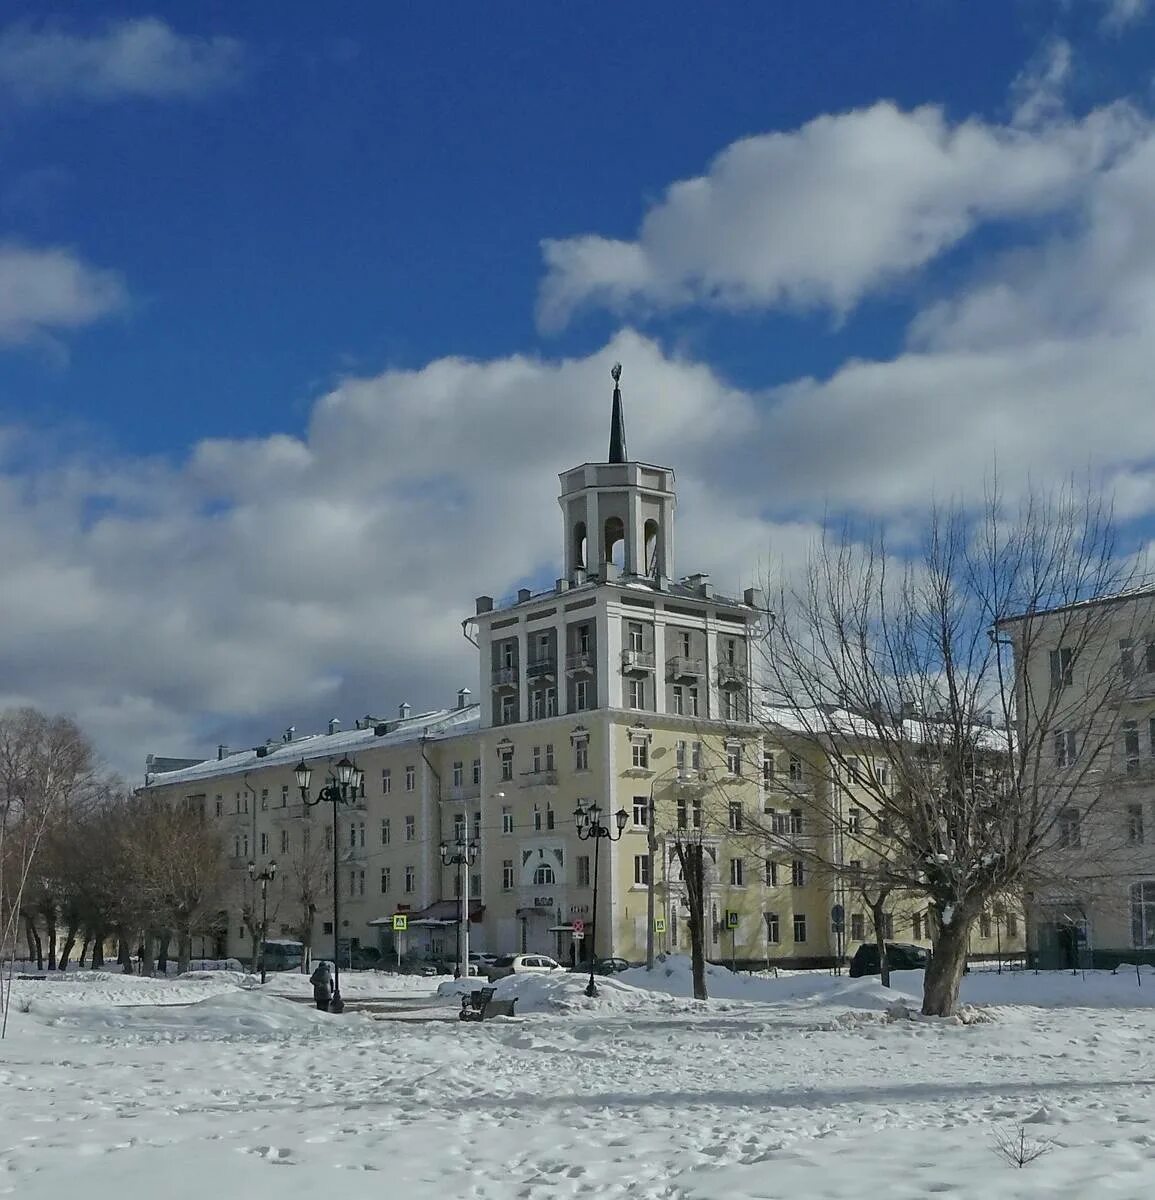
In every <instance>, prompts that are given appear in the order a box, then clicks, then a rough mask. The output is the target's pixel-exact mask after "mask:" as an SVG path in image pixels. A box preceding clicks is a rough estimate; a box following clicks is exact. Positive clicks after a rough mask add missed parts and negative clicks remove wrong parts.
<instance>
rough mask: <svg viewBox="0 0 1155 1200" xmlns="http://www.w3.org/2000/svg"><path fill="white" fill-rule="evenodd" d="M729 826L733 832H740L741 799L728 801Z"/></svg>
mask: <svg viewBox="0 0 1155 1200" xmlns="http://www.w3.org/2000/svg"><path fill="white" fill-rule="evenodd" d="M729 808H730V828H731V829H732V830H734V831H735V832H740V831H741V829H742V801H741V800H731V801H730V806H729Z"/></svg>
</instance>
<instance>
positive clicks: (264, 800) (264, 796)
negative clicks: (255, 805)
mask: <svg viewBox="0 0 1155 1200" xmlns="http://www.w3.org/2000/svg"><path fill="white" fill-rule="evenodd" d="M268 807H269V789H268V788H261V812H265V811H266V810H267V809H268Z"/></svg>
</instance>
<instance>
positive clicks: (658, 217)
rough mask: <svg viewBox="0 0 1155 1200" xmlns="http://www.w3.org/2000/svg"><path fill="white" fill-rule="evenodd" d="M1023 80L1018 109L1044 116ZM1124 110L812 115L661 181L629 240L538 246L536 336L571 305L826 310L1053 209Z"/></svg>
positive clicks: (1121, 142)
mask: <svg viewBox="0 0 1155 1200" xmlns="http://www.w3.org/2000/svg"><path fill="white" fill-rule="evenodd" d="M1050 71H1051V77H1050V79H1049V80H1046V79H1044V80H1042V81H1040V80H1038V79H1036V81H1035V84H1036V86H1035V89H1034V96H1035V100H1034V109H1035V111H1034V112H1033V113H1026V112H1024V113H1022V114H1021V116H1031V117H1032V119H1033V120H1037V119H1039V118H1041V117H1042V116H1044V115H1046V113H1045V111H1044V109H1043V107H1042V97H1043V91H1042V88H1043V87H1044V84H1045V86H1047V87H1050V88H1052V89H1054V88H1055V87H1057V86H1058V83H1059V79H1060V76H1061V75H1062V72H1063V67H1062V62H1061V60H1056V61H1055V62H1053V63H1051V64H1050ZM1137 123H1138V122H1137V119H1136V117H1135V115H1134V113H1132V112H1131V110H1130V109H1128V108H1126V107H1125V106H1115V107H1112V108H1108V109H1104V110H1100V111H1096V112H1093V113H1091V114H1090V115H1089V116H1087V117H1085V118H1084V119H1082V120H1080V121H1073V120H1052V121H1047V122H1046V123H1045V124H1042V125H1039V126H1038V127H1031V128H1025V127H1023V124H1022V121H1021V120H1020V122H1019V123H1018V124H1015V125H1010V126H996V125H990V124H987V123H984V122H982V121H979V120H968V121H963V122H961V123H958V124H952V123H951V122H950V121H948V120H947V118H946V117H945V115H944V114H943V113H942V111H941V110H940V109H938V108H934V107H924V108H919V109H915V110H914V111H911V112H904V111H902V110H900V109H898V108H896V107H895V106H894V105H892V104H889V103H879V104H875V105H873V106H872V107H870V108H866V109H859V110H856V111H853V112H848V113H843V114H840V115H837V116H823V117H818V118H817V119H815V120H813V121H810V122H808V123H807V124H806V125H804V126H802V128H801V129H798V130H796V131H794V132H792V133H770V134H764V135H761V136H759V137H752V138H747V139H745V140H743V141H740V142H735V143H734V144H733V145H731V146H729V147H727V148H726V149H725V150H724V151H723V152H722V153H721V154H720V155H719V156H718V157H717V158H716V159H715V160H714V162H713V163H712V164H711V165H710V168H709V170H708V171H707V173H706V174H704V175H701V176H698V177H697V178H694V179H688V180H683V181H681V182H679V183H675V184H673V185H672V186H671V187H670V188H669V189H668V191H667V192H666V195H665V196H664V198H663V199H662V200H661V201H660V202H658V203H657V204H655V205H654V206H653V207H652V208H651V209H650V210H649V212H647V214H646V215H645V217H644V219H643V221H642V224H641V228H640V230H639V232H638V236H637V239H636V240H635V241H632V242H622V241H614V240H611V239H606V238H602V237H599V236H596V235H586V236H582V237H576V238H568V239H563V240H550V241H546V242H545V243H544V245H543V253H544V257H545V262H546V267H547V273H546V277H545V279H544V281H543V283H542V287H541V292H540V296H539V303H538V316H539V321H540V323H541V324H542V326H543V327H544V328H547V329H548V328H557V327H559V326H562V325H564V324H565V322H566V321H568V320H569V318H570V316H571V315H572V314H573V312H574V311H575V310H576V309H578V308H580V307H582V306H587V305H604V306H606V307H608V308H610V309H612V310H614V311H617V312H626V311H628V310H629V309H630V307H631V306H632V305H635V304H638V305H641V306H642V307H643V309H644V308H645V307H650V306H653V307H659V308H660V307H677V306H682V305H690V304H707V305H713V306H718V307H722V308H731V309H744V308H764V307H775V306H781V307H789V308H810V307H818V306H823V307H829V308H831V309H833V310H834V311H835V312H838V313H844V312H846V311H847V310H849V309H851V308H852V307H853V306H854V305H855V304H857V303H858V302H859V301H860V300H861V299H862V298H863V297H864V296H866V295H867V294H869V293H871V292H873V291H876V290H878V289H879V288H882V287H885V286H887V285H889V284H891V283H892V282H893V281H894V280H895V279H897V278H899V277H901V276H903V275H905V274H908V273H910V272H913V271H915V270H917V269H919V268H922V267H924V266H925V265H926V264H928V263H929V262H931V261H933V260H934V259H935V258H936V257H938V256H939V255H941V254H942V253H943V252H944V251H946V250H949V249H950V248H951V247H953V246H955V245H956V244H958V243H959V242H960V241H961V240H962V239H964V238H965V237H967V235H968V234H969V233H971V232H972V231H973V230H974V229H975V228H976V227H977V226H978V225H979V224H981V223H983V222H985V221H991V220H996V219H997V220H1007V219H1016V218H1027V217H1036V216H1039V215H1041V214H1045V213H1049V212H1053V211H1055V210H1057V209H1060V208H1062V207H1063V206H1064V205H1066V204H1069V203H1070V202H1071V201H1072V199H1073V197H1075V196H1077V195H1078V194H1079V193H1080V191H1081V190H1082V189H1083V188H1084V187H1085V186H1086V183H1087V181H1088V179H1090V178H1092V177H1093V176H1094V173H1095V172H1096V171H1097V170H1098V169H1100V168H1101V167H1102V166H1103V164H1104V163H1107V162H1109V161H1110V160H1111V158H1112V156H1113V155H1114V154H1115V153H1117V152H1118V150H1119V149H1120V147H1123V146H1126V145H1127V144H1129V143H1130V141H1131V139H1132V138H1133V137H1134V133H1135V127H1136V125H1137Z"/></svg>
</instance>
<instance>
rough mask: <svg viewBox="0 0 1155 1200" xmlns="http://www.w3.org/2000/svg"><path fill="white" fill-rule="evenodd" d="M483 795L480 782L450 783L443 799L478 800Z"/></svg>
mask: <svg viewBox="0 0 1155 1200" xmlns="http://www.w3.org/2000/svg"><path fill="white" fill-rule="evenodd" d="M480 795H481V784H480V783H458V784H450V785H449V787H447V788H446V789H445V795H444V796H442V797H441V799H442V800H476V799H477V797H478V796H480Z"/></svg>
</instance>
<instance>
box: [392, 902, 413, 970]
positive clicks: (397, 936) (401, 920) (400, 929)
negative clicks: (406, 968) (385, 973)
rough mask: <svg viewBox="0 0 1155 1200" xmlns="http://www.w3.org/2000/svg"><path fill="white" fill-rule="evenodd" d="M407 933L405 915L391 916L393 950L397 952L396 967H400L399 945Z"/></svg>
mask: <svg viewBox="0 0 1155 1200" xmlns="http://www.w3.org/2000/svg"><path fill="white" fill-rule="evenodd" d="M408 932H409V918H408V917H407V916H406V915H405V913H394V914H393V948H394V949H395V950H396V951H397V965H398V966H401V944H402V942H404V941H405V937H404V935H405V934H407V933H408Z"/></svg>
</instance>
